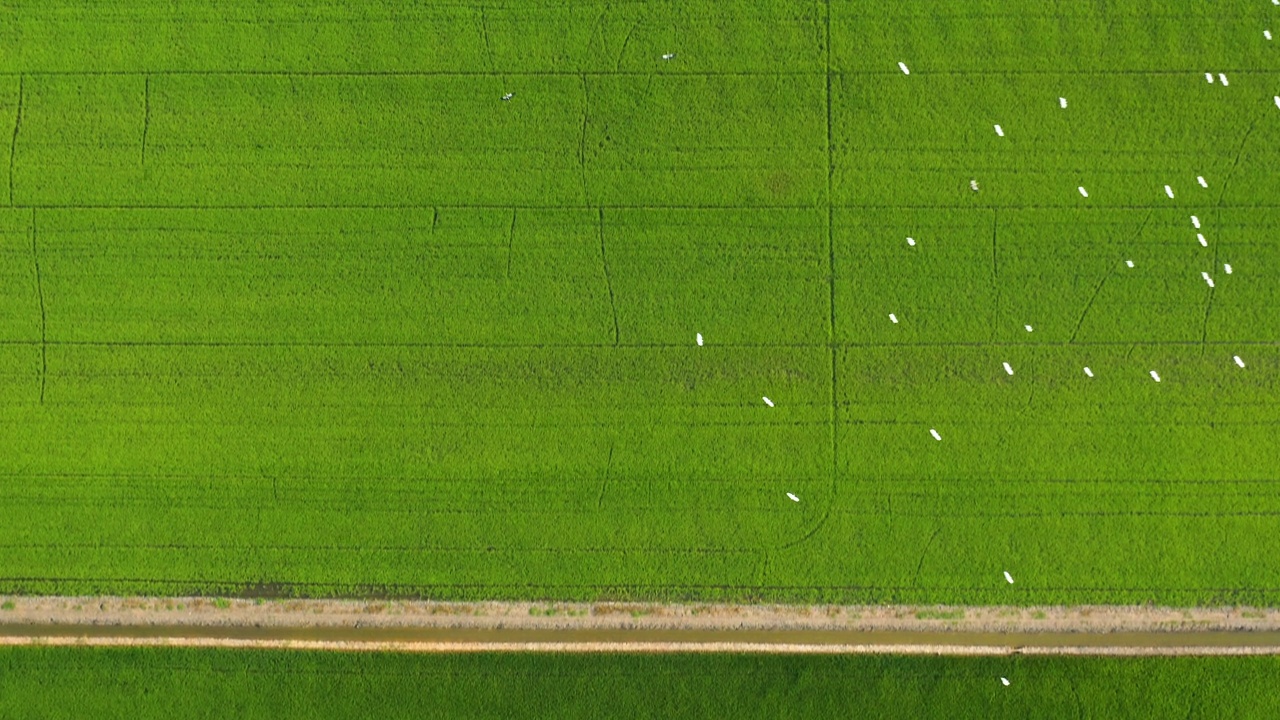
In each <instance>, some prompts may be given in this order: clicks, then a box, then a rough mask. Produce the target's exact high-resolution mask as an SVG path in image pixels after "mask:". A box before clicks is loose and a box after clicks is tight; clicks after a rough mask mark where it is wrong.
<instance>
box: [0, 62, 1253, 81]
mask: <svg viewBox="0 0 1280 720" xmlns="http://www.w3.org/2000/svg"><path fill="white" fill-rule="evenodd" d="M1218 70H1219V71H1221V72H1224V73H1231V74H1233V75H1246V76H1248V75H1269V74H1272V73H1273V71H1271V70H1265V69H1258V68H1244V67H1235V68H1230V67H1227V68H1218ZM911 72H912V74H913V75H926V76H927V75H937V76H960V77H968V76H979V77H981V76H1017V77H1020V76H1031V77H1040V76H1092V75H1099V76H1102V75H1120V76H1126V75H1133V76H1176V75H1187V76H1199V75H1202V74H1203V73H1204V69H1203V68H1199V67H1196V68H1185V69H1159V70H1156V69H1145V70H1143V69H1127V70H1126V69H1084V68H1077V69H1057V70H1025V69H1014V68H1008V69H995V70H990V69H984V70H977V69H971V70H938V69H930V70H912V71H911ZM148 74H151V75H169V76H179V77H181V76H186V77H230V76H245V77H294V78H343V77H351V78H382V77H403V78H417V77H464V78H474V77H491V78H498V79H505V78H507V77H556V78H573V77H576V76H578V75H583V74H585V75H590V76H592V77H609V76H619V77H650V76H652V75H654V73H653V71H651V70H587V69H579V70H510V69H505V68H498V67H497V66H496V65H495V66H494V67H493V69H491V70H210V69H204V70H178V69H167V70H166V69H156V68H148V69H145V70H144V69H135V70H39V69H31V68H28V69H24V70H7V71H0V77H13V76H16V75H33V76H47V77H122V76H132V75H148ZM661 74H662V75H664V76H667V77H677V78H689V77H747V78H754V77H758V78H790V77H809V78H821V77H822V76H823V75H824V74H826V73H825V72H824V71H823V69H822V68H815V69H813V70H678V69H677V70H664V71H663V72H662V73H661ZM830 74H832V75H838V76H841V77H844V76H856V77H893V76H897V75H899V74H900V73H899V71H898V70H835V69H833V70H831V71H830Z"/></svg>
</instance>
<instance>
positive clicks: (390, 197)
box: [0, 0, 1280, 690]
mask: <svg viewBox="0 0 1280 720" xmlns="http://www.w3.org/2000/svg"><path fill="white" fill-rule="evenodd" d="M1274 12H1275V11H1274V8H1273V7H1272V6H1271V5H1269V4H1266V3H1261V4H1259V3H1255V2H1244V1H1243V0H1241V1H1233V2H1226V3H1215V4H1212V5H1195V6H1186V7H1182V6H1176V7H1175V6H1169V5H1165V4H1160V3H1155V2H1151V1H1148V0H1124V1H1123V2H1113V3H1108V4H1106V5H1105V6H1103V5H1099V4H1072V5H1069V6H1068V5H1046V4H1044V3H1034V2H1029V1H1024V0H1017V1H1016V2H1012V3H1010V2H1008V0H1001V1H1000V2H996V1H995V0H987V1H983V2H965V3H943V4H942V5H939V4H938V3H934V2H930V3H924V2H907V3H892V4H875V3H861V2H859V3H854V2H843V1H840V0H835V1H833V2H830V3H823V2H798V3H797V2H782V1H781V0H778V1H776V2H763V3H755V4H750V5H747V4H742V3H737V2H721V1H718V0H715V1H713V0H692V1H691V2H682V3H680V4H679V5H678V7H677V6H676V5H675V4H667V3H646V4H605V3H595V4H591V5H575V4H565V3H562V2H549V1H547V2H543V1H542V0H536V1H535V0H531V1H530V2H522V3H519V4H509V5H501V4H494V5H486V6H476V7H472V6H464V5H438V4H429V5H411V6H402V4H400V3H391V2H381V1H373V2H362V3H345V4H330V5H323V6H315V5H312V4H304V3H298V2H289V1H286V0H270V1H268V2H262V3H254V4H252V6H247V5H226V4H214V5H207V6H205V5H202V6H190V7H187V6H179V5H173V4H165V3H162V4H157V3H143V2H125V3H120V4H119V7H116V8H113V10H112V11H111V12H110V13H104V12H102V11H101V10H100V9H98V10H95V9H94V8H92V7H90V6H85V5H83V4H81V3H73V2H70V1H69V0H53V1H49V2H41V3H28V4H22V5H20V6H17V7H15V8H12V9H11V10H10V11H9V12H8V14H7V21H6V23H5V24H4V25H3V27H0V122H3V123H6V124H8V130H9V131H11V136H10V142H8V143H4V144H3V145H4V149H3V150H0V153H7V156H4V157H0V168H7V173H6V174H7V178H6V185H7V186H5V187H4V188H3V190H0V204H5V203H6V201H7V207H0V405H3V408H4V410H3V421H4V430H5V431H4V432H3V433H0V526H2V527H3V528H4V531H3V535H2V536H0V542H2V543H3V544H4V546H5V551H4V552H3V553H0V592H5V593H69V594H81V593H114V594H129V593H163V594H187V593H204V594H232V593H236V594H259V595H396V596H415V597H432V598H454V599H468V598H470V599H489V598H512V599H543V598H551V599H565V600H570V599H604V598H631V599H696V600H735V601H751V600H777V601H787V602H808V601H833V602H876V603H880V602H913V603H924V602H928V603H933V602H942V603H996V602H998V603H1010V604H1020V603H1028V604H1032V603H1042V604H1057V603H1080V602H1107V603H1112V602H1115V603H1128V602H1147V601H1153V602H1160V603H1170V604H1200V603H1223V602H1239V603H1253V604H1269V605H1274V604H1276V603H1277V602H1280V565H1277V564H1276V563H1274V562H1273V561H1272V560H1273V557H1274V540H1273V538H1274V537H1275V536H1276V532H1277V531H1278V530H1280V496H1277V494H1276V493H1275V488H1276V483H1277V482H1280V474H1278V473H1280V444H1278V443H1275V442H1274V441H1273V438H1272V435H1273V432H1274V427H1275V425H1276V423H1277V421H1280V383H1277V380H1276V379H1277V372H1280V348H1278V347H1277V345H1276V338H1277V336H1280V314H1278V313H1276V312H1275V311H1274V308H1275V307H1276V304H1277V302H1280V297H1278V296H1277V292H1278V291H1277V289H1276V288H1278V287H1280V283H1278V282H1277V280H1278V279H1280V278H1278V277H1277V275H1276V270H1275V268H1276V267H1278V266H1280V247H1278V246H1277V245H1276V244H1275V243H1274V238H1275V232H1276V228H1277V226H1280V203H1277V201H1276V198H1280V173H1277V172H1275V168H1276V167H1277V159H1280V158H1278V155H1280V150H1277V148H1280V112H1277V111H1276V107H1275V105H1278V104H1280V98H1277V99H1276V100H1275V103H1274V104H1273V102H1272V98H1273V97H1274V96H1275V93H1276V91H1277V85H1276V81H1275V77H1276V74H1275V71H1276V70H1280V54H1277V52H1280V50H1278V49H1277V47H1276V45H1275V44H1274V43H1268V42H1266V40H1265V39H1264V38H1262V37H1261V36H1260V35H1261V31H1262V29H1263V28H1264V27H1267V26H1268V24H1269V21H1270V20H1274ZM1206 68H1215V69H1225V70H1230V71H1231V80H1230V87H1229V88H1224V87H1222V86H1223V85H1225V84H1226V75H1225V73H1223V74H1222V75H1221V82H1218V83H1214V82H1213V80H1214V79H1215V78H1214V76H1213V75H1212V74H1209V75H1206V78H1207V79H1208V80H1209V81H1210V83H1212V84H1206V83H1204V82H1201V80H1200V75H1201V73H1203V72H1204V71H1205V69H1206ZM1215 72H1217V70H1215ZM1068 97H1069V98H1070V99H1071V104H1070V108H1069V109H1066V108H1067V101H1066V98H1068ZM1055 99H1056V100H1057V106H1055ZM997 120H998V121H999V123H1000V125H996V124H995V122H996V121H997ZM993 127H994V128H995V129H996V133H994V134H993V133H992V132H991V128H993ZM1004 128H1008V129H1010V131H1009V132H1008V133H1007V134H1005V133H1004V132H1003V129H1004ZM1205 178H1207V179H1208V180H1209V182H1207V183H1206V182H1205ZM979 183H980V184H979ZM979 187H980V190H979ZM1086 188H1088V190H1086ZM1165 188H1168V189H1169V192H1168V193H1162V189H1165ZM1173 188H1176V189H1177V192H1176V197H1174V196H1173V195H1174V194H1175V193H1174V192H1173V190H1172V189H1173ZM1192 213H1194V214H1195V216H1194V217H1195V220H1194V222H1195V224H1196V227H1199V226H1200V224H1201V223H1203V225H1204V228H1205V229H1204V232H1205V233H1206V234H1208V236H1209V237H1210V238H1212V239H1213V242H1212V243H1211V244H1209V245H1208V246H1207V247H1205V246H1201V245H1198V244H1197V243H1195V242H1192V241H1191V240H1190V238H1189V237H1188V230H1187V227H1186V222H1187V217H1188V216H1189V215H1191V214H1192ZM903 238H906V239H907V246H906V247H904V246H903V245H902V244H901V243H902V239H903ZM917 239H918V240H919V242H918V243H917V242H916V240H917ZM1226 260H1230V261H1231V263H1233V264H1234V266H1235V268H1236V270H1237V272H1234V273H1232V272H1231V271H1230V269H1229V268H1228V269H1227V272H1226V274H1224V275H1221V276H1219V277H1218V278H1217V279H1216V284H1215V281H1214V280H1213V279H1212V278H1211V277H1210V276H1209V274H1208V273H1207V272H1206V268H1208V269H1212V268H1214V267H1217V266H1218V265H1219V264H1221V263H1223V262H1224V261H1226ZM1126 268H1127V269H1126ZM1199 273H1204V275H1203V277H1197V274H1199ZM1205 280H1208V281H1209V282H1208V283H1206V282H1205ZM886 315H889V317H890V319H891V321H892V322H889V323H886V322H884V318H885V316H886ZM899 319H903V320H904V321H903V322H901V323H899V322H897V320H899ZM1027 321H1031V322H1033V323H1034V327H1035V332H1034V333H1030V332H1028V331H1027V330H1024V328H1027V329H1029V326H1028V325H1027ZM704 335H705V337H706V339H707V342H706V344H705V345H703V343H702V337H703V336H704ZM691 336H692V337H694V338H695V342H692V343H691V342H690V338H691ZM1236 356H1239V357H1244V358H1247V359H1248V369H1247V370H1241V369H1240V368H1239V367H1237V366H1236V364H1234V363H1233V362H1232V359H1233V357H1236ZM1002 366H1003V367H1004V368H1006V369H1007V370H1008V372H1006V371H1005V370H1002ZM1015 366H1016V369H1017V374H1016V375H1014V374H1013V373H1012V369H1013V368H1014V367H1015ZM1082 367H1084V368H1085V376H1084V377H1082V376H1081V371H1080V368H1082ZM1153 368H1158V369H1159V374H1158V375H1157V374H1156V370H1154V369H1153ZM1095 373H1096V376H1095ZM1149 373H1150V376H1148V374H1149ZM1153 379H1154V380H1156V382H1152V380H1153ZM931 437H932V439H930V438H931ZM943 437H945V438H946V442H937V441H940V440H941V439H942V438H943ZM788 493H793V494H794V496H795V497H799V498H803V500H804V501H803V502H793V501H789V500H788ZM1005 567H1010V568H1014V569H1015V570H1016V572H1017V573H1018V578H1019V581H1018V583H1017V584H1016V585H1012V586H1010V585H1009V584H1008V583H1006V582H1004V581H1003V580H1002V578H1001V575H1000V573H1001V571H1002V569H1003V568H1005ZM992 677H993V680H994V677H996V676H995V675H993V676H992ZM1018 686H1021V682H1019V683H1018ZM1012 689H1013V688H1011V689H1010V690H1012Z"/></svg>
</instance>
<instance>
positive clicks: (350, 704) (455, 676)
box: [0, 648, 1280, 720]
mask: <svg viewBox="0 0 1280 720" xmlns="http://www.w3.org/2000/svg"><path fill="white" fill-rule="evenodd" d="M1278 670H1280V662H1278V661H1277V658H1275V657H1265V656H1264V657H1205V658H1196V657H1191V658H1178V657H1169V658H1099V657H1016V656H1015V657H1008V658H1003V657H997V658H990V657H976V658H954V657H927V656H920V657H913V656H901V655H898V656H895V655H887V656H865V655H854V656H836V657H831V656H821V655H801V656H787V655H764V656H759V655H757V656H750V655H746V656H744V655H705V654H704V655H650V654H640V655H574V654H560V653H558V654H500V655H486V654H461V655H447V654H420V655H414V654H407V655H395V654H382V653H313V652H287V651H278V650H277V651H254V650H219V649H184V648H141V649H137V648H135V649H100V648H3V649H0V714H4V715H6V716H12V717H41V718H51V719H53V718H82V717H86V716H89V717H112V716H120V715H128V716H129V717H133V718H139V719H140V720H150V719H151V718H171V717H214V716H225V715H227V714H233V715H235V717H237V718H245V719H246V720H253V719H256V718H271V719H272V720H275V719H277V718H311V717H325V718H367V717H369V716H370V715H371V714H372V715H376V716H377V717H380V718H420V717H439V716H448V717H466V718H502V719H503V720H507V719H510V718H517V719H519V718H545V717H557V718H599V717H618V716H625V717H629V718H671V717H724V716H731V717H734V718H779V717H786V718H830V717H839V716H842V715H847V714H850V713H852V714H855V715H857V716H859V717H877V718H911V719H912V720H919V719H923V720H931V719H932V718H956V717H974V718H978V717H981V718H1006V717H1007V718H1024V717H1036V718H1059V717H1061V718H1077V717H1150V718H1187V717H1193V718H1198V717H1233V718H1267V717H1275V715H1276V714H1277V713H1280V694H1278V693H1277V691H1276V687H1275V682H1274V678H1275V675H1276V672H1277V671H1278Z"/></svg>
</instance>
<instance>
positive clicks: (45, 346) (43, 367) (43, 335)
mask: <svg viewBox="0 0 1280 720" xmlns="http://www.w3.org/2000/svg"><path fill="white" fill-rule="evenodd" d="M31 264H32V265H34V266H35V273H36V297H37V298H39V300H40V404H41V405H43V404H44V388H45V383H46V379H47V378H48V376H49V342H48V337H47V330H46V328H47V327H48V322H47V316H46V314H45V308H44V281H43V279H42V278H41V274H40V252H39V247H38V245H37V244H36V211H35V209H34V208H33V209H32V210H31Z"/></svg>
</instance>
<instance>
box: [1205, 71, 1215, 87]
mask: <svg viewBox="0 0 1280 720" xmlns="http://www.w3.org/2000/svg"><path fill="white" fill-rule="evenodd" d="M1204 79H1205V80H1208V81H1209V84H1210V85H1212V84H1213V73H1205V74H1204Z"/></svg>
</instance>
